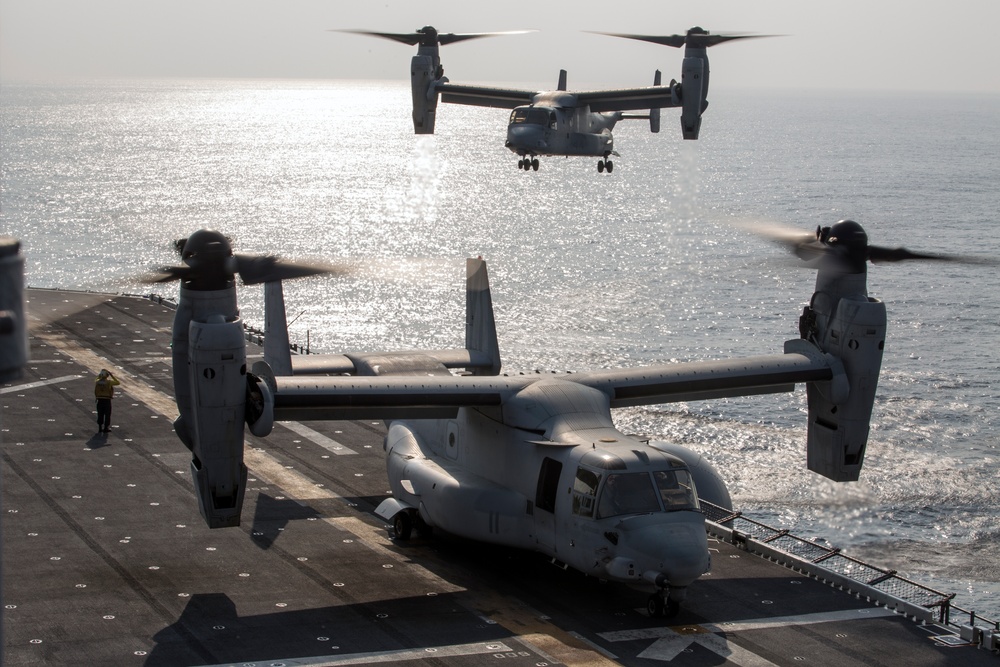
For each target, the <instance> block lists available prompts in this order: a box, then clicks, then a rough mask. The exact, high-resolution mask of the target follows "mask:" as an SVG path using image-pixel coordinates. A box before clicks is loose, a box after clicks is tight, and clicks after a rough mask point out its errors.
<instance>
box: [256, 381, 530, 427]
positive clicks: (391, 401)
mask: <svg viewBox="0 0 1000 667" xmlns="http://www.w3.org/2000/svg"><path fill="white" fill-rule="evenodd" d="M530 381H531V377H530V376H511V377H506V376H455V375H425V376H420V375H384V376H365V377H357V376H351V377H321V376H297V375H293V376H287V377H286V376H279V377H276V378H274V382H275V392H274V418H275V420H276V421H289V420H294V421H299V420H310V419H338V420H340V419H444V418H448V417H454V416H455V415H456V414H457V412H458V408H460V407H489V406H499V405H500V404H501V402H502V401H503V399H504V397H505V396H508V395H511V394H513V393H516V392H517V391H518V390H520V389H522V388H524V386H525V385H527V384H529V383H530Z"/></svg>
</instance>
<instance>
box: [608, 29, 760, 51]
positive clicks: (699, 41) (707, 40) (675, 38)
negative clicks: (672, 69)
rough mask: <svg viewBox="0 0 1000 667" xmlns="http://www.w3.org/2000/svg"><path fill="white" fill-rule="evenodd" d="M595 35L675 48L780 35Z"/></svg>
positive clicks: (712, 44) (707, 45)
mask: <svg viewBox="0 0 1000 667" xmlns="http://www.w3.org/2000/svg"><path fill="white" fill-rule="evenodd" d="M592 34H595V35H607V36H608V37H622V38H624V39H636V40H639V41H641V42H651V43H653V44H661V45H663V46H672V47H674V48H675V49H679V48H680V47H682V46H684V45H685V44H690V45H691V46H701V47H709V46H715V45H717V44H722V43H724V42H731V41H733V40H736V39H756V38H758V37H779V36H780V35H749V34H747V35H744V34H738V33H733V34H729V35H712V34H701V33H691V34H687V35H629V34H623V33H615V32H594V33H592Z"/></svg>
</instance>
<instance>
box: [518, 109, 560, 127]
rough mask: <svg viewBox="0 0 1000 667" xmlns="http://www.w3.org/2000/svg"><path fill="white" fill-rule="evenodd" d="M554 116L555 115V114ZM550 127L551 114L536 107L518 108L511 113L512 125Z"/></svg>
mask: <svg viewBox="0 0 1000 667" xmlns="http://www.w3.org/2000/svg"><path fill="white" fill-rule="evenodd" d="M553 115H554V114H553ZM520 123H526V124H528V125H548V123H549V112H548V111H546V110H545V109H537V108H535V107H518V108H517V109H514V110H513V111H512V112H511V113H510V124H511V125H517V124H520Z"/></svg>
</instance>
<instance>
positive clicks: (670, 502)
mask: <svg viewBox="0 0 1000 667" xmlns="http://www.w3.org/2000/svg"><path fill="white" fill-rule="evenodd" d="M653 480H655V481H656V489H657V490H658V491H659V492H660V500H661V501H663V509H665V510H666V511H668V512H670V511H673V510H693V509H698V494H697V493H696V492H695V489H694V480H693V479H691V473H689V472H688V471H687V470H657V471H656V472H654V473H653Z"/></svg>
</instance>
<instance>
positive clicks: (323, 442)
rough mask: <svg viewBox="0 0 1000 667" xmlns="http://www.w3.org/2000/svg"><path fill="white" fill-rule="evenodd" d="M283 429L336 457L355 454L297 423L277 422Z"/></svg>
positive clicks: (340, 444) (348, 448)
mask: <svg viewBox="0 0 1000 667" xmlns="http://www.w3.org/2000/svg"><path fill="white" fill-rule="evenodd" d="M278 423H279V424H281V425H282V426H284V427H285V428H287V429H288V430H290V431H293V432H295V433H298V434H299V435H301V436H302V437H303V438H306V439H307V440H309V441H310V442H313V443H315V444H317V445H319V446H320V447H322V448H323V449H325V450H327V451H329V452H332V453H334V454H336V455H337V456H342V455H344V454H357V452H356V451H354V450H353V449H351V448H350V447H347V446H346V445H344V444H342V443H339V442H337V441H336V440H334V439H333V438H329V437H327V436H325V435H323V434H322V433H320V432H319V431H316V430H313V429H311V428H309V427H308V426H306V425H305V424H300V423H299V422H278Z"/></svg>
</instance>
